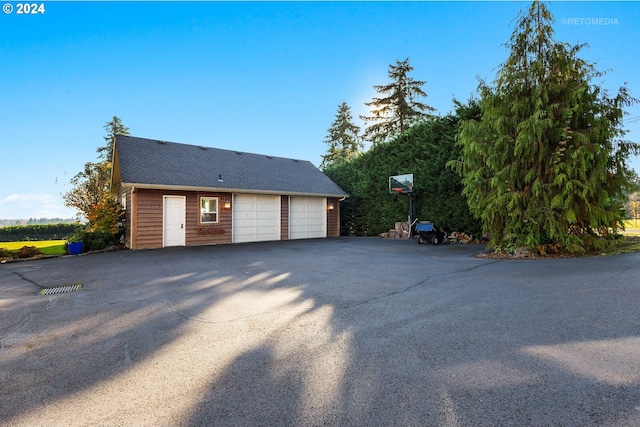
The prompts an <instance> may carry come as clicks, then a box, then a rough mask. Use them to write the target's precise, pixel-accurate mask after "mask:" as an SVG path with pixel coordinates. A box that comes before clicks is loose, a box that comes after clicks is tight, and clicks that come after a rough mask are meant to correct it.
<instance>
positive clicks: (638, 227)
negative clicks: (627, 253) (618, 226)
mask: <svg viewBox="0 0 640 427" xmlns="http://www.w3.org/2000/svg"><path fill="white" fill-rule="evenodd" d="M624 229H625V230H624V231H623V232H622V234H624V235H625V236H640V219H628V220H626V221H625V222H624Z"/></svg>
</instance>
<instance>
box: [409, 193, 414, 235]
mask: <svg viewBox="0 0 640 427" xmlns="http://www.w3.org/2000/svg"><path fill="white" fill-rule="evenodd" d="M408 196H409V238H412V237H413V227H412V225H413V205H414V202H415V194H414V193H413V192H411V193H409V194H408Z"/></svg>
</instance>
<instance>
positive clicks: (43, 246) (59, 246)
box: [0, 240, 66, 255]
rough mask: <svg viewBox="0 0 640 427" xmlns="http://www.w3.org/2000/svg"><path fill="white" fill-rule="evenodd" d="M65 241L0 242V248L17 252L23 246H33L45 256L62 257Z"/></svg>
mask: <svg viewBox="0 0 640 427" xmlns="http://www.w3.org/2000/svg"><path fill="white" fill-rule="evenodd" d="M64 244H65V240H34V241H25V242H0V248H5V249H7V250H10V251H17V250H18V249H20V248H21V247H23V246H35V247H36V248H38V249H40V250H41V251H42V253H43V254H45V255H64V254H65V253H66V252H65V251H64Z"/></svg>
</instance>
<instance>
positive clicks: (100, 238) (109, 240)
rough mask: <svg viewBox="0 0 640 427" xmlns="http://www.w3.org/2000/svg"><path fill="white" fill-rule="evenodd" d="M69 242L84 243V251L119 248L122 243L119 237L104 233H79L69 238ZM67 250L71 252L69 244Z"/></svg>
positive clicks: (66, 246)
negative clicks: (111, 247)
mask: <svg viewBox="0 0 640 427" xmlns="http://www.w3.org/2000/svg"><path fill="white" fill-rule="evenodd" d="M68 241H69V242H82V251H83V252H88V251H99V250H102V249H106V248H108V247H110V246H117V245H118V244H119V243H120V241H119V238H118V236H115V235H113V234H111V233H106V232H104V231H78V232H77V233H74V234H73V235H71V236H69V239H68ZM65 249H66V251H67V252H69V247H68V244H67V245H65Z"/></svg>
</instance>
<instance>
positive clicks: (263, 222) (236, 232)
mask: <svg viewBox="0 0 640 427" xmlns="http://www.w3.org/2000/svg"><path fill="white" fill-rule="evenodd" d="M279 239H280V204H279V197H277V196H266V195H259V194H236V195H235V197H234V203H233V241H234V242H235V243H241V242H260V241H268V240H279Z"/></svg>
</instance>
